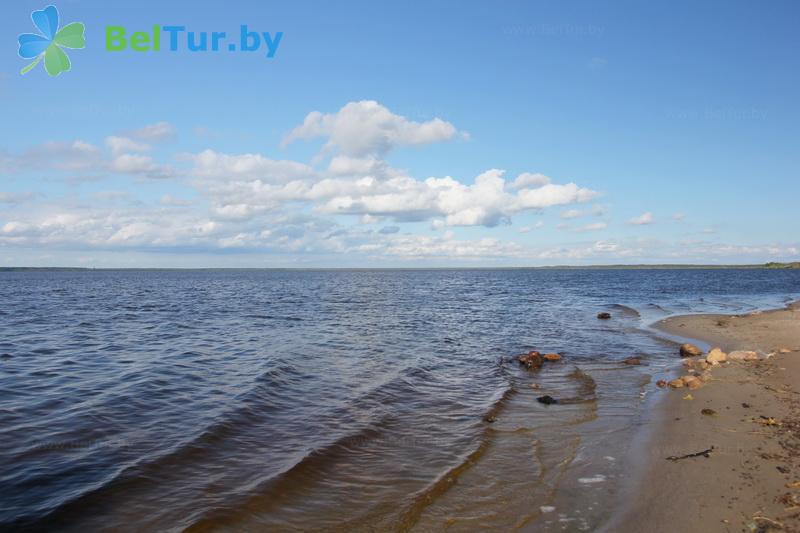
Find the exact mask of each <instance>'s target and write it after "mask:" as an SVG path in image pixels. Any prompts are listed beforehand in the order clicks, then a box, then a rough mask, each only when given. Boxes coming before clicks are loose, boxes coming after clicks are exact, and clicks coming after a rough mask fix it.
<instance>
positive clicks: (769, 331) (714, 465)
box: [603, 302, 800, 532]
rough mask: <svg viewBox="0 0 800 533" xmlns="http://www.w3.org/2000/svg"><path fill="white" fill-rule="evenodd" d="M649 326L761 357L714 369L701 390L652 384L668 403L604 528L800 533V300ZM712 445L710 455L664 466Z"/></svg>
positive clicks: (650, 427)
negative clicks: (623, 498)
mask: <svg viewBox="0 0 800 533" xmlns="http://www.w3.org/2000/svg"><path fill="white" fill-rule="evenodd" d="M651 328H652V329H654V330H656V331H659V332H661V333H666V334H667V335H668V336H669V337H670V338H672V339H673V340H674V339H675V338H681V339H694V340H695V341H696V342H698V344H702V345H704V346H708V347H720V348H721V349H722V350H723V351H725V352H730V351H733V350H754V351H757V352H759V354H760V355H761V357H762V359H761V360H759V361H747V362H738V361H737V362H726V363H722V364H721V365H718V366H714V367H712V369H711V371H710V372H711V376H712V377H711V379H710V381H709V382H708V383H706V384H705V386H703V387H702V388H700V389H697V390H689V389H687V388H681V389H675V390H672V389H669V388H666V389H663V390H662V389H657V388H656V386H655V384H653V385H652V387H653V388H654V389H655V391H657V393H660V394H665V395H666V397H663V398H661V399H660V400H661V401H660V403H659V405H658V406H657V407H656V410H655V412H654V413H653V415H652V417H650V418H649V419H648V422H647V427H646V428H645V429H646V431H647V432H648V438H647V439H645V443H646V444H645V449H643V450H642V453H641V457H640V459H639V460H640V461H641V463H642V464H641V469H637V470H639V474H638V475H637V477H636V479H635V480H633V482H632V483H631V485H632V486H631V488H630V489H629V490H628V498H627V500H628V502H627V503H626V506H625V508H624V509H623V510H622V511H621V512H620V514H619V515H618V516H617V518H616V519H613V520H612V521H611V522H610V523H609V524H607V525H606V526H605V527H604V528H603V530H605V531H615V532H636V531H642V530H643V528H644V529H646V530H648V531H664V532H668V531H670V532H671V531H687V532H692V531H697V532H701V531H702V532H705V531H726V532H727V531H731V532H733V531H800V483H798V481H799V480H800V469H799V468H798V467H800V302H795V303H792V304H789V305H787V306H786V307H785V308H783V309H774V310H769V311H755V312H751V313H748V314H745V315H722V314H696V315H695V314H692V315H678V316H672V317H669V318H666V319H663V320H661V321H659V322H657V323H655V324H653V325H652V326H651ZM781 350H783V351H786V350H789V352H788V353H780V352H781ZM704 351H705V350H704ZM679 360H680V359H679V357H678V354H677V350H676V363H677V362H678V361H679ZM676 368H679V367H677V364H676ZM684 373H685V372H684ZM687 395H689V396H690V398H691V399H685V398H686V396H687ZM709 409H710V410H711V411H708V410H709ZM704 412H705V413H706V414H703V413H704ZM712 447H713V450H712V451H711V452H710V453H709V454H708V457H704V456H703V455H699V456H696V457H687V458H685V459H681V460H678V461H668V460H666V458H667V457H670V456H677V457H681V456H684V455H688V454H693V453H699V452H703V451H705V450H709V449H711V448H712Z"/></svg>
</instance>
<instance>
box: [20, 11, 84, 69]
mask: <svg viewBox="0 0 800 533" xmlns="http://www.w3.org/2000/svg"><path fill="white" fill-rule="evenodd" d="M31 20H33V24H34V26H36V27H37V28H38V29H39V31H40V32H42V33H41V35H39V34H37V33H23V34H22V35H20V36H19V38H18V40H19V56H20V57H22V58H25V59H31V58H34V57H35V58H36V59H35V60H34V61H33V63H31V64H30V65H28V66H27V67H25V68H23V69H22V70H20V71H19V73H20V74H26V73H27V72H29V71H30V70H31V69H33V67H35V66H36V65H38V64H39V63H40V62H41V61H42V59H44V69H45V70H46V71H47V73H48V74H49V75H51V76H58V75H59V74H61V73H62V72H67V71H69V70H70V69H71V68H72V64H71V63H70V61H69V57H67V54H66V53H65V52H64V50H63V49H64V48H75V49H76V48H83V47H85V46H86V38H85V37H84V35H83V33H84V31H85V28H84V26H83V23H82V22H73V23H71V24H67V25H66V26H64V27H63V28H61V29H60V30H59V29H58V9H56V6H47V7H46V8H44V9H42V10H40V11H34V12H33V13H31Z"/></svg>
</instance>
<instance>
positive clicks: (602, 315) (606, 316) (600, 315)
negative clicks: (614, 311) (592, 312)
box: [597, 312, 611, 320]
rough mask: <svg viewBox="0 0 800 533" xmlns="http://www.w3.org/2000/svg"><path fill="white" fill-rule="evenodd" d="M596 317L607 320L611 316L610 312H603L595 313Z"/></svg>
mask: <svg viewBox="0 0 800 533" xmlns="http://www.w3.org/2000/svg"><path fill="white" fill-rule="evenodd" d="M597 318H599V319H600V320H608V319H609V318H611V313H605V312H604V313H597Z"/></svg>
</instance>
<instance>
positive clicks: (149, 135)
mask: <svg viewBox="0 0 800 533" xmlns="http://www.w3.org/2000/svg"><path fill="white" fill-rule="evenodd" d="M175 134H176V131H175V127H174V126H173V125H172V124H170V123H169V122H156V123H155V124H150V125H148V126H145V127H143V128H139V129H138V130H133V131H132V132H130V134H129V136H130V137H134V138H136V139H141V140H143V141H151V142H155V141H164V140H167V139H170V138H172V137H174V136H175Z"/></svg>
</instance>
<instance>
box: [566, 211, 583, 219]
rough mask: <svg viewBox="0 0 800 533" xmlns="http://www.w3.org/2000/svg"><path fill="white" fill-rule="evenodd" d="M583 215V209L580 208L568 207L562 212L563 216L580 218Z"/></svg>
mask: <svg viewBox="0 0 800 533" xmlns="http://www.w3.org/2000/svg"><path fill="white" fill-rule="evenodd" d="M582 216H583V211H581V210H579V209H567V210H566V211H562V212H561V218H578V217H582Z"/></svg>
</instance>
